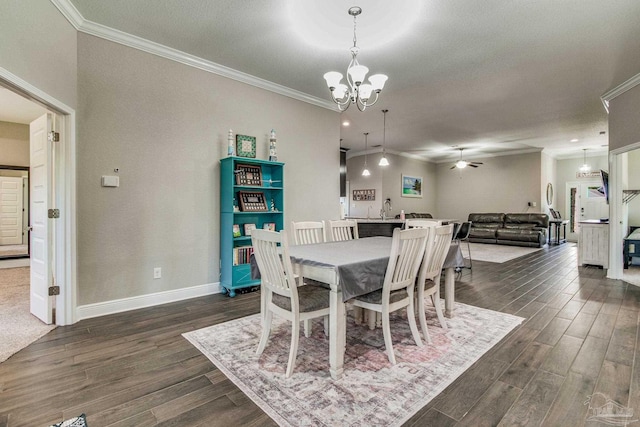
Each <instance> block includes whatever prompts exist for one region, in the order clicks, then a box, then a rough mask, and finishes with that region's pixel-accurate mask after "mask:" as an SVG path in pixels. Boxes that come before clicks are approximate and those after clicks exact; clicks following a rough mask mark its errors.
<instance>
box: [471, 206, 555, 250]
mask: <svg viewBox="0 0 640 427" xmlns="http://www.w3.org/2000/svg"><path fill="white" fill-rule="evenodd" d="M469 222H471V231H470V232H469V241H470V242H476V243H497V244H500V245H514V246H531V247H538V248H541V247H542V246H544V245H545V244H546V243H547V229H548V228H549V216H548V215H547V214H543V213H471V214H469Z"/></svg>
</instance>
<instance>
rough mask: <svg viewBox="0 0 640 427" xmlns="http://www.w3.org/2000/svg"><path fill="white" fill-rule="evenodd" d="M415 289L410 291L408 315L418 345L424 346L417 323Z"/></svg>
mask: <svg viewBox="0 0 640 427" xmlns="http://www.w3.org/2000/svg"><path fill="white" fill-rule="evenodd" d="M413 301H414V299H413V291H410V292H409V305H408V306H407V317H408V318H409V328H411V335H413V340H414V341H415V342H416V345H417V346H418V347H423V345H422V340H421V339H420V332H418V325H416V313H415V311H414V305H413Z"/></svg>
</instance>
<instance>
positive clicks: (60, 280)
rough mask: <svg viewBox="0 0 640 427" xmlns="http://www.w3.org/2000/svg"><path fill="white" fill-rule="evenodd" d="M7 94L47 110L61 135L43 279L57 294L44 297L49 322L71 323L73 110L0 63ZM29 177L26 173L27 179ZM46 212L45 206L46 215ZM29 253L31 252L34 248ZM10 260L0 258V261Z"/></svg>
mask: <svg viewBox="0 0 640 427" xmlns="http://www.w3.org/2000/svg"><path fill="white" fill-rule="evenodd" d="M10 95H12V96H14V97H17V98H15V99H20V100H22V101H23V102H24V101H25V100H26V101H28V102H27V103H28V104H30V105H31V106H35V107H37V108H39V109H40V111H39V112H40V113H43V112H50V113H51V114H52V119H53V124H54V126H55V128H54V129H55V131H56V132H57V133H58V134H59V136H60V138H59V142H54V143H53V144H52V145H51V159H52V165H53V169H52V170H53V171H54V172H53V174H52V176H51V182H52V183H53V184H52V186H51V190H49V191H50V192H49V193H48V194H49V196H48V197H49V198H50V200H51V203H50V205H49V206H48V208H55V209H56V210H58V211H59V214H58V216H57V217H56V219H55V220H54V219H49V220H48V222H49V224H50V229H51V236H52V238H51V239H50V243H49V245H50V248H51V250H50V252H51V253H52V254H55V255H53V256H51V257H50V256H47V264H48V265H49V267H50V271H51V272H52V273H51V276H50V277H48V278H47V280H46V281H45V283H47V286H49V285H51V286H57V287H58V289H59V293H58V295H53V296H51V297H47V307H48V308H47V310H48V311H49V312H50V314H51V317H50V319H51V320H50V321H49V322H50V323H55V324H57V325H68V324H72V323H74V322H75V319H76V313H75V306H76V273H75V269H76V242H75V229H76V214H75V211H76V207H75V197H74V195H75V110H74V109H72V108H70V107H69V106H67V105H66V104H65V103H63V102H60V101H59V100H57V99H56V98H54V97H52V96H50V95H49V94H47V93H46V92H43V91H42V90H40V89H38V88H37V87H35V86H33V85H31V84H30V83H28V82H26V81H24V80H23V79H21V78H20V77H18V76H16V75H14V74H12V73H11V72H10V71H8V70H6V69H4V68H2V67H0V96H10ZM0 104H2V103H0ZM9 110H12V109H9ZM2 120H6V119H0V122H1V121H2ZM0 163H5V162H0ZM30 172H32V173H33V171H30ZM31 178H32V177H29V179H30V180H31ZM30 197H33V192H32V193H31V196H30ZM46 212H47V211H46V210H45V217H46ZM31 253H32V254H33V248H31ZM13 261H14V260H0V264H2V263H7V262H13ZM55 290H56V289H54V291H55ZM54 293H55V292H54ZM45 322H46V320H45Z"/></svg>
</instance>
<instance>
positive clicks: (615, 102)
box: [609, 85, 640, 151]
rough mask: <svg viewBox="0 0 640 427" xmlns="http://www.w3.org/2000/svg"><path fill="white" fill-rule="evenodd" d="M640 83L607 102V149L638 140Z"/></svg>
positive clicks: (639, 132)
mask: <svg viewBox="0 0 640 427" xmlns="http://www.w3.org/2000/svg"><path fill="white" fill-rule="evenodd" d="M638 112H640V85H638V86H636V87H634V88H632V89H629V90H628V91H626V92H625V93H623V94H622V95H619V96H617V97H616V98H614V99H612V100H611V102H610V103H609V151H612V150H615V149H618V148H622V147H625V146H627V145H631V144H635V143H637V142H640V120H639V119H638Z"/></svg>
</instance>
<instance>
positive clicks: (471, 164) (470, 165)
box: [467, 163, 478, 168]
mask: <svg viewBox="0 0 640 427" xmlns="http://www.w3.org/2000/svg"><path fill="white" fill-rule="evenodd" d="M467 166H469V167H472V168H477V167H478V165H474V164H473V163H469V164H468V165H467Z"/></svg>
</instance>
